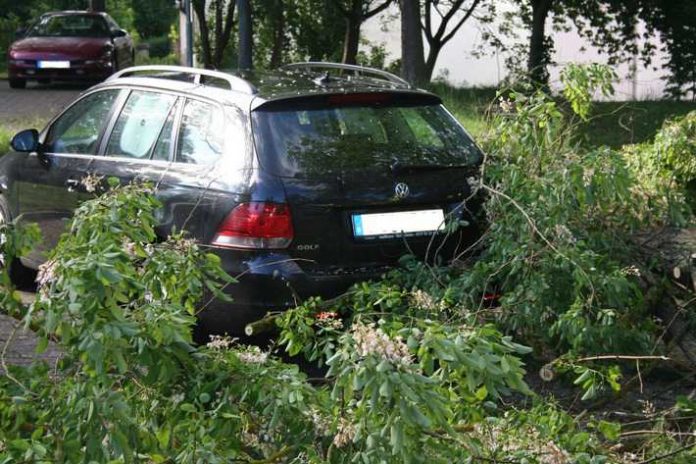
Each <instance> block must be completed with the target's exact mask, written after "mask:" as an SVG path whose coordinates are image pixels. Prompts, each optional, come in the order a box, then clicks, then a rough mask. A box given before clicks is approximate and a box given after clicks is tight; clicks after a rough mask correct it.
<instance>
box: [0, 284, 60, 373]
mask: <svg viewBox="0 0 696 464" xmlns="http://www.w3.org/2000/svg"><path fill="white" fill-rule="evenodd" d="M33 298H34V295H33V294H31V293H22V299H23V300H24V301H25V302H26V303H29V302H30V301H31V300H32V299H33ZM8 340H9V342H10V343H8ZM36 342H37V340H36V337H35V336H34V334H33V333H32V332H31V331H28V330H27V331H25V330H24V329H23V328H22V324H21V322H19V321H16V320H14V319H12V318H11V317H8V316H4V315H0V355H1V353H2V352H3V351H4V352H5V362H6V363H7V364H8V365H10V364H19V365H26V364H29V363H31V361H32V360H33V359H36V358H37V355H36ZM58 356H60V352H59V351H58V348H57V347H56V346H55V345H54V344H53V343H50V344H49V346H48V349H47V350H46V351H45V352H44V353H42V354H41V355H40V358H43V359H46V360H47V361H48V362H49V364H52V363H53V362H55V360H56V359H57V358H58ZM2 372H3V368H2V365H0V374H2Z"/></svg>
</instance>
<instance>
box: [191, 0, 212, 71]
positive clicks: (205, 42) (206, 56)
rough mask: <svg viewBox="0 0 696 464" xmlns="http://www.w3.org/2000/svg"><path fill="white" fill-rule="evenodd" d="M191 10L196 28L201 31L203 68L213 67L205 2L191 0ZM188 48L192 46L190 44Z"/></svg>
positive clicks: (203, 0) (204, 0)
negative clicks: (193, 13) (192, 10)
mask: <svg viewBox="0 0 696 464" xmlns="http://www.w3.org/2000/svg"><path fill="white" fill-rule="evenodd" d="M192 6H193V9H194V11H195V12H196V17H197V18H198V27H199V29H200V31H201V34H200V35H201V51H202V52H203V67H205V68H212V67H213V54H212V50H211V49H210V31H209V30H208V19H207V18H206V10H207V6H206V0H193V3H192ZM189 46H193V44H190V45H189Z"/></svg>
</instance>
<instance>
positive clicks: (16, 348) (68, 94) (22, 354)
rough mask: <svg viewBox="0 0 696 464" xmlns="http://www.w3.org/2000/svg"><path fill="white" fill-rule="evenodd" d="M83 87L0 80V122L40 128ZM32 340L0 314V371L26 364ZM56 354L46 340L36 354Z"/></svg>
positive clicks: (51, 356) (28, 296)
mask: <svg viewBox="0 0 696 464" xmlns="http://www.w3.org/2000/svg"><path fill="white" fill-rule="evenodd" d="M87 88H88V86H85V85H82V86H75V85H67V84H60V85H40V84H37V83H34V82H31V83H29V84H28V85H27V88H26V89H10V86H9V84H8V82H7V81H5V80H0V126H2V125H4V124H9V125H10V126H17V125H20V126H22V127H20V128H24V127H23V126H24V125H25V124H28V125H29V126H31V125H34V127H35V128H36V129H42V128H43V125H44V124H45V123H46V122H47V121H48V120H49V119H51V118H52V117H53V116H55V115H56V114H57V113H58V112H59V111H60V110H61V109H62V108H63V107H65V106H66V105H67V104H68V103H70V102H72V101H73V100H74V99H75V98H76V97H77V96H78V95H79V94H80V92H82V91H84V90H85V89H87ZM32 123H35V124H32ZM26 128H29V127H26ZM32 297H33V295H32V294H30V293H23V294H22V299H23V300H24V302H25V303H28V302H29V301H30V300H31V298H32ZM36 343H37V340H36V337H35V336H34V334H33V333H32V332H31V331H28V330H25V329H24V328H23V327H22V325H21V323H19V322H18V321H15V320H14V319H12V318H10V317H7V316H3V315H0V375H1V374H2V372H3V371H4V366H5V365H12V364H27V363H30V362H31V361H32V360H33V359H36V358H37V355H36ZM58 356H60V351H59V350H58V349H57V347H56V346H54V345H53V344H50V345H49V348H48V350H47V351H46V352H44V353H43V354H42V355H40V356H38V357H40V358H43V359H46V360H47V361H48V362H49V363H53V362H54V361H55V360H56V359H57V358H58Z"/></svg>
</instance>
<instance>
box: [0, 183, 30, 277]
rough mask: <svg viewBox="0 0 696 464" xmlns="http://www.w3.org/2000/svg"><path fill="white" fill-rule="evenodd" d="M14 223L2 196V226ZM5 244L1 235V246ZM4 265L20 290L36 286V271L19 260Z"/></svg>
mask: <svg viewBox="0 0 696 464" xmlns="http://www.w3.org/2000/svg"><path fill="white" fill-rule="evenodd" d="M10 222H12V217H11V216H10V208H9V205H8V204H7V201H6V200H5V198H4V197H3V196H0V226H2V225H5V224H9V223H10ZM4 242H5V235H4V234H1V233H0V244H3V243H4ZM2 264H3V265H9V266H10V269H9V270H10V279H11V280H12V283H13V284H14V285H15V286H16V287H17V288H19V289H23V290H31V289H33V288H34V286H35V281H36V271H34V270H33V269H29V268H28V267H26V266H24V265H22V263H21V262H20V260H19V259H17V258H15V259H14V260H13V261H12V262H11V263H4V260H3V262H2Z"/></svg>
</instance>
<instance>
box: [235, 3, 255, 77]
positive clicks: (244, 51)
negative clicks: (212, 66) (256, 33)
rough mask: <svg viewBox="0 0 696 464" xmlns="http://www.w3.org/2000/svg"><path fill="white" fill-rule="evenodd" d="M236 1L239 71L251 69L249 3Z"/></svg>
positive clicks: (251, 38)
mask: <svg viewBox="0 0 696 464" xmlns="http://www.w3.org/2000/svg"><path fill="white" fill-rule="evenodd" d="M237 1H238V8H239V69H252V68H253V62H252V50H253V37H252V30H251V2H250V0H237Z"/></svg>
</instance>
